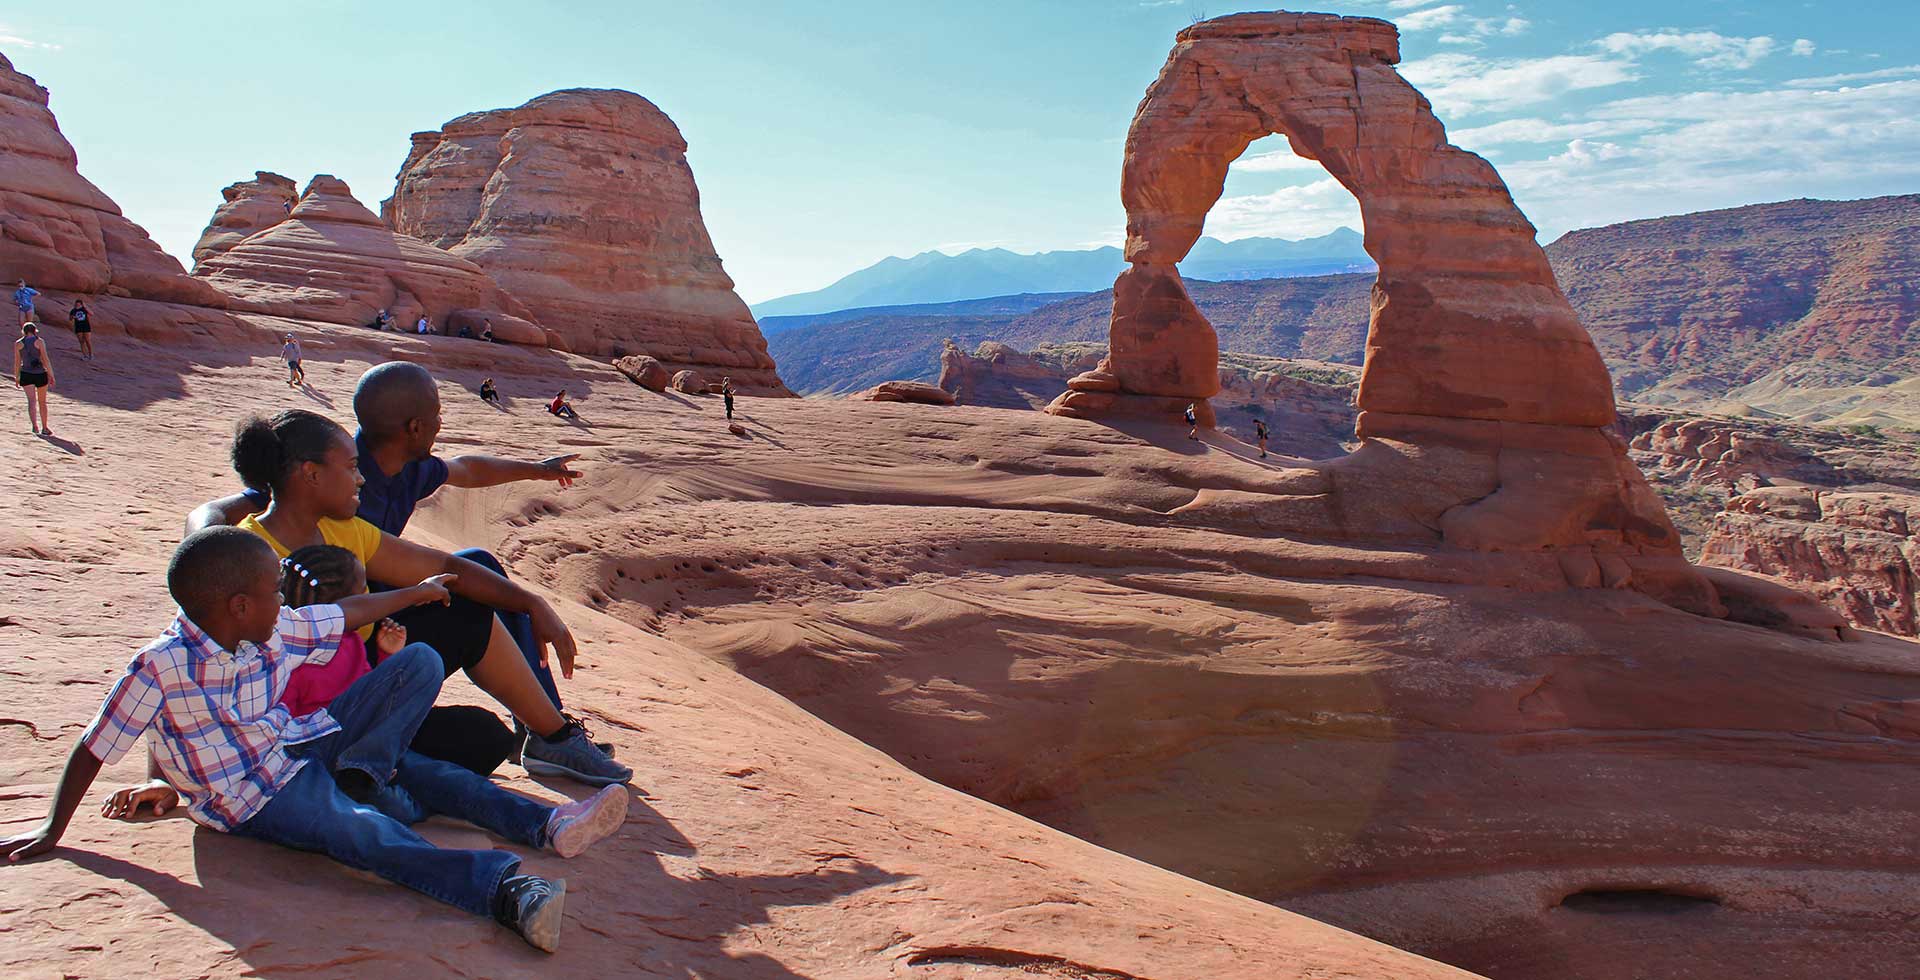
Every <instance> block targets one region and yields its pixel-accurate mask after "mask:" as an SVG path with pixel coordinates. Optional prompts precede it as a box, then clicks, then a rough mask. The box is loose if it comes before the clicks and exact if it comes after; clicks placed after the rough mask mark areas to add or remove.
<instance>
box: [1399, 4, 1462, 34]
mask: <svg viewBox="0 0 1920 980" xmlns="http://www.w3.org/2000/svg"><path fill="white" fill-rule="evenodd" d="M1465 13H1466V8H1465V7H1462V6H1460V5H1459V4H1448V5H1447V6H1444V7H1428V8H1427V9H1425V10H1416V11H1414V12H1413V13H1410V14H1406V15H1404V16H1401V17H1396V18H1394V21H1393V22H1394V23H1395V24H1397V25H1399V27H1400V29H1401V30H1403V31H1426V30H1432V29H1433V28H1436V27H1445V26H1446V25H1448V24H1452V23H1455V22H1457V21H1459V20H1460V19H1461V17H1462V15H1464V14H1465Z"/></svg>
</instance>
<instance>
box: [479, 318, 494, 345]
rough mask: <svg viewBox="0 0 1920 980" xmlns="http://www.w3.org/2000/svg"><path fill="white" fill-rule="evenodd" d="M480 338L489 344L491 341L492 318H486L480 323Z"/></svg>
mask: <svg viewBox="0 0 1920 980" xmlns="http://www.w3.org/2000/svg"><path fill="white" fill-rule="evenodd" d="M480 339H481V340H484V341H486V342H487V343H489V344H491V343H493V321H492V320H488V321H486V322H485V323H482V324H480Z"/></svg>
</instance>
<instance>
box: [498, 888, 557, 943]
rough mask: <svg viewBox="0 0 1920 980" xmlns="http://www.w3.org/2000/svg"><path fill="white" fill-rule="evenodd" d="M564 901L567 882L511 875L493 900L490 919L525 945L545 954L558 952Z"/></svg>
mask: <svg viewBox="0 0 1920 980" xmlns="http://www.w3.org/2000/svg"><path fill="white" fill-rule="evenodd" d="M566 901H567V879H565V878H554V879H552V880H548V879H546V878H538V877H535V876H533V875H514V876H513V877H511V878H508V879H507V880H506V881H503V882H501V883H500V891H499V892H498V893H497V894H496V895H494V897H493V917H494V919H495V920H496V921H498V922H499V923H500V924H501V925H503V926H506V927H507V928H509V929H512V930H513V931H514V932H517V933H519V934H520V938H522V939H525V940H526V941H527V945H529V946H532V947H533V948H535V949H538V950H542V951H545V952H548V953H551V952H553V951H554V950H557V949H559V948H560V921H561V913H562V910H563V909H564V908H565V906H566Z"/></svg>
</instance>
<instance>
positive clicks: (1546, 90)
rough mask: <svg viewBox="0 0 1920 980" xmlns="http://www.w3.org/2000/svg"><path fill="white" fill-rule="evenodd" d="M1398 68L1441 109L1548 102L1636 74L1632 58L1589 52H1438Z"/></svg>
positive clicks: (1624, 80) (1465, 108) (1629, 78)
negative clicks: (1507, 55) (1534, 55)
mask: <svg viewBox="0 0 1920 980" xmlns="http://www.w3.org/2000/svg"><path fill="white" fill-rule="evenodd" d="M1400 74H1401V75H1403V76H1405V77H1406V79H1407V80H1408V81H1410V82H1412V83H1413V84H1414V85H1415V86H1417V87H1418V88H1419V89H1420V91H1421V92H1423V93H1425V94H1426V96H1427V98H1428V99H1429V100H1430V101H1432V102H1433V104H1434V105H1435V106H1438V107H1441V109H1442V110H1443V112H1448V111H1451V112H1462V113H1465V112H1473V111H1475V110H1478V109H1511V108H1517V107H1519V106H1525V105H1535V104H1538V103H1541V102H1551V101H1553V100H1554V99H1557V98H1559V97H1560V96H1562V95H1565V94H1567V93H1568V92H1578V91H1583V90H1586V89H1595V88H1604V87H1606V86H1609V85H1619V84H1621V83H1623V82H1631V81H1635V80H1637V79H1638V78H1639V77H1640V76H1639V74H1638V73H1637V72H1636V71H1635V69H1634V64H1633V62H1632V61H1630V60H1626V59H1621V58H1608V57H1604V56H1601V55H1588V54H1562V55H1553V56H1551V57H1546V58H1506V59H1500V58H1480V57H1476V56H1474V55H1467V54H1437V55H1434V56H1432V57H1430V58H1423V59H1421V60H1419V61H1413V62H1408V63H1407V64H1406V65H1405V66H1403V67H1402V68H1401V70H1400Z"/></svg>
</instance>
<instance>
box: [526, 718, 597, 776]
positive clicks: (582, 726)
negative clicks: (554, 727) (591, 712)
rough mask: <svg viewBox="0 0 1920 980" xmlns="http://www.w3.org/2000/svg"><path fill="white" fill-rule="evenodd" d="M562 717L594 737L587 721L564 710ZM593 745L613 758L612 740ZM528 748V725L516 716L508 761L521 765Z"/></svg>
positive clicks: (589, 736)
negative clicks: (511, 749) (511, 748)
mask: <svg viewBox="0 0 1920 980" xmlns="http://www.w3.org/2000/svg"><path fill="white" fill-rule="evenodd" d="M560 717H562V718H565V719H566V720H567V721H569V722H573V723H575V724H578V725H579V726H580V727H581V728H582V729H584V730H585V731H586V733H587V737H588V738H592V737H593V729H591V728H587V724H586V722H583V721H581V720H580V719H578V718H575V717H574V716H572V715H570V714H568V713H566V712H564V711H562V712H560ZM593 747H594V748H596V749H599V750H600V751H602V752H605V753H606V754H607V758H609V759H611V758H613V743H612V742H595V743H593ZM526 749H527V725H526V723H525V722H523V721H521V720H520V719H518V718H515V719H514V720H513V753H512V754H510V755H508V756H507V761H508V762H511V763H513V764H514V765H516V766H517V765H520V761H521V756H522V755H523V754H524V753H525V752H526Z"/></svg>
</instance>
